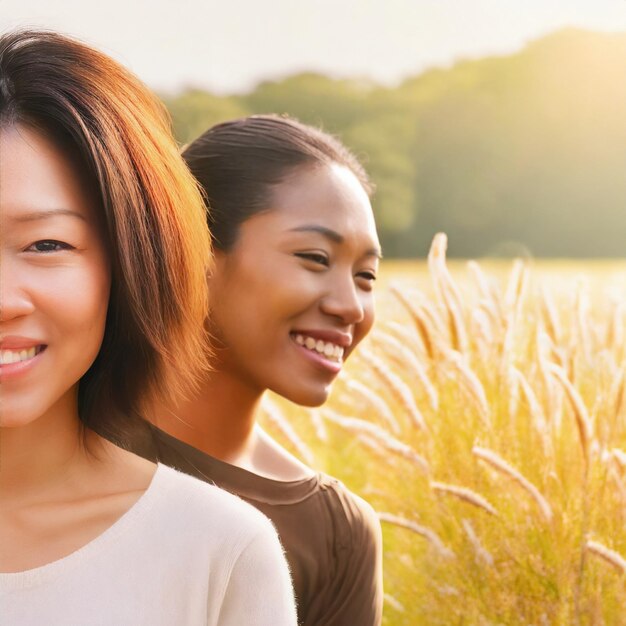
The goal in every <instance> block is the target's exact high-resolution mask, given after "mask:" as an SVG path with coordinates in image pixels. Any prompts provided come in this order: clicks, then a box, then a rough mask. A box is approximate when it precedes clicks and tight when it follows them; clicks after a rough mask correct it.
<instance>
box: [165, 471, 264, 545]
mask: <svg viewBox="0 0 626 626" xmlns="http://www.w3.org/2000/svg"><path fill="white" fill-rule="evenodd" d="M157 472H158V477H159V485H160V486H159V488H160V490H161V492H162V498H161V505H160V508H161V511H160V512H159V515H160V516H165V519H167V520H169V521H171V522H172V523H174V524H177V525H183V526H184V528H185V532H186V533H187V534H188V535H189V534H208V535H212V536H221V537H230V538H232V539H238V540H239V541H240V542H243V543H247V542H249V541H250V540H252V538H254V537H255V536H257V535H259V534H267V533H270V534H274V533H275V530H274V527H273V525H272V523H271V522H270V520H269V519H268V518H267V517H266V516H265V515H263V514H262V513H261V512H260V511H258V510H257V509H256V508H255V507H253V506H252V505H250V504H248V503H247V502H245V501H244V500H242V499H241V498H239V497H238V496H236V495H233V494H231V493H228V492H227V491H225V490H223V489H220V488H219V487H216V486H215V485H211V484H208V483H206V482H204V481H202V480H199V479H197V478H194V477H192V476H189V475H188V474H184V473H182V472H179V471H178V470H175V469H173V468H171V467H168V466H166V465H162V464H159V465H158V470H157Z"/></svg>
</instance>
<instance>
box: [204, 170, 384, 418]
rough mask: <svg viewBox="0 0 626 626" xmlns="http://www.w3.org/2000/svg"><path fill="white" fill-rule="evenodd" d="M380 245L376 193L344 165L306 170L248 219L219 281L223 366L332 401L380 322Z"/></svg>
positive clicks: (306, 398)
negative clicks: (351, 359) (350, 362)
mask: <svg viewBox="0 0 626 626" xmlns="http://www.w3.org/2000/svg"><path fill="white" fill-rule="evenodd" d="M379 258H380V244H379V242H378V236H377V234H376V225H375V223H374V217H373V214H372V208H371V206H370V202H369V198H368V196H367V194H366V193H365V191H364V190H363V188H362V186H361V184H360V183H359V181H358V180H357V178H356V177H355V176H354V174H353V173H352V172H351V171H350V170H349V169H348V168H346V167H344V166H340V165H336V164H335V165H331V166H320V167H315V168H313V167H310V168H300V169H298V170H296V171H295V172H294V173H293V174H292V175H291V176H290V177H289V178H288V179H287V180H286V181H284V182H283V183H281V184H280V185H278V186H277V187H276V188H275V190H274V193H273V202H272V205H271V206H270V207H268V210H267V211H265V212H262V213H258V214H256V215H254V216H252V217H251V218H249V219H248V220H246V221H245V222H244V223H243V224H242V225H241V227H240V231H239V236H238V239H237V241H236V243H235V245H234V247H233V248H232V249H231V250H229V251H228V252H226V253H225V252H218V253H217V259H216V270H215V274H214V275H213V277H212V279H211V285H210V287H211V299H212V302H213V306H212V313H211V319H210V322H211V331H212V333H213V335H214V337H215V338H216V340H217V341H216V343H217V351H216V359H217V362H216V364H215V367H216V369H218V370H220V371H228V372H229V373H231V374H232V375H234V376H236V377H238V378H239V379H241V380H243V381H244V382H246V383H247V384H249V385H250V386H252V387H253V388H254V389H258V390H264V389H268V388H269V389H271V390H272V391H275V392H276V393H278V394H280V395H282V396H284V397H285V398H288V399H289V400H291V401H292V402H296V403H298V404H302V405H307V406H315V405H319V404H321V403H323V402H324V401H325V400H326V398H327V397H328V393H329V391H330V386H331V383H332V381H333V379H334V378H335V377H336V376H337V374H338V373H339V371H340V370H341V366H342V363H343V361H344V360H345V359H346V358H347V356H348V355H349V354H350V352H351V351H352V350H353V349H354V347H355V346H356V345H357V344H358V343H359V342H360V341H361V339H363V337H364V336H365V335H366V334H367V333H368V331H369V330H370V328H371V326H372V323H373V321H374V294H373V287H374V280H375V278H376V273H377V271H378V262H379Z"/></svg>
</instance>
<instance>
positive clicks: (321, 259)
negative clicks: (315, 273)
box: [296, 252, 329, 267]
mask: <svg viewBox="0 0 626 626" xmlns="http://www.w3.org/2000/svg"><path fill="white" fill-rule="evenodd" d="M296 256H297V257H298V258H300V259H305V260H306V261H311V262H313V263H317V264H318V265H323V266H324V267H328V265H329V262H328V257H327V256H325V255H323V254H319V253H317V252H298V253H296Z"/></svg>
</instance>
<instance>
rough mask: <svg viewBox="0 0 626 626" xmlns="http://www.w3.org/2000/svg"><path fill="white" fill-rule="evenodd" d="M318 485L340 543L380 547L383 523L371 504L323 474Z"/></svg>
mask: <svg viewBox="0 0 626 626" xmlns="http://www.w3.org/2000/svg"><path fill="white" fill-rule="evenodd" d="M318 482H319V491H320V494H321V495H322V497H323V498H324V500H325V502H326V504H327V508H328V511H329V514H330V517H331V519H332V521H333V525H334V527H335V532H336V536H337V539H338V540H340V541H344V542H346V543H349V544H350V545H351V547H352V548H358V547H362V546H363V545H364V544H365V545H367V544H370V545H372V546H376V545H378V544H379V543H380V542H381V541H382V539H381V530H380V520H379V518H378V515H377V513H376V511H374V509H373V507H372V506H371V505H370V504H369V503H368V502H367V501H365V500H364V499H363V498H361V497H360V496H358V495H357V494H355V493H354V492H352V491H350V490H349V489H348V488H347V487H346V486H345V485H344V484H343V483H342V482H341V481H340V480H338V479H337V478H334V477H333V476H329V475H328V474H323V473H320V474H319V479H318Z"/></svg>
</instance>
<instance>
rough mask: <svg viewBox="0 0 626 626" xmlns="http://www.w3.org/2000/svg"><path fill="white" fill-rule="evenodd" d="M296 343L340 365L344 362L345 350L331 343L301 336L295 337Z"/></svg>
mask: <svg viewBox="0 0 626 626" xmlns="http://www.w3.org/2000/svg"><path fill="white" fill-rule="evenodd" d="M295 341H296V343H297V344H298V345H300V346H304V347H305V348H307V349H308V350H313V351H314V352H318V353H319V354H323V355H324V356H325V357H326V358H327V359H329V360H332V361H338V362H339V363H341V361H342V360H343V353H344V349H343V348H342V347H341V346H338V345H336V344H334V343H332V342H330V341H322V340H321V339H317V340H316V339H314V338H313V337H307V336H305V335H300V334H298V335H295Z"/></svg>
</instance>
